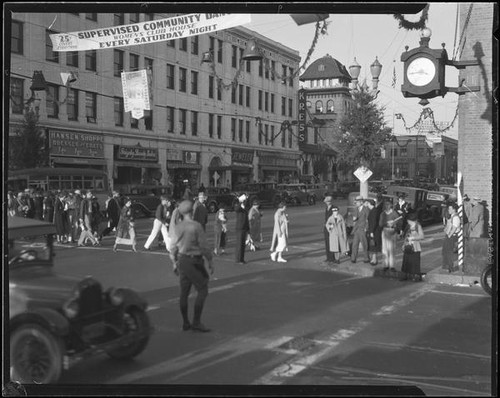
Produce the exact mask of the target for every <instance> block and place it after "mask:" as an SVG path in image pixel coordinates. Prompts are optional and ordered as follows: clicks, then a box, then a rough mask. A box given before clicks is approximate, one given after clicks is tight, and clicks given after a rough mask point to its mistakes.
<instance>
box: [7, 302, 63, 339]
mask: <svg viewBox="0 0 500 398" xmlns="http://www.w3.org/2000/svg"><path fill="white" fill-rule="evenodd" d="M26 323H36V324H38V325H41V326H43V327H45V328H47V329H48V330H50V331H51V332H52V333H54V334H56V335H58V336H66V335H67V334H68V333H69V321H68V319H66V318H65V317H64V316H63V315H62V314H60V313H59V312H57V311H55V310H53V309H52V308H36V309H33V310H31V311H29V312H23V313H21V314H19V315H17V316H16V317H14V318H13V319H11V320H10V322H9V328H10V330H11V331H12V330H14V329H16V328H17V327H18V326H20V325H22V324H26Z"/></svg>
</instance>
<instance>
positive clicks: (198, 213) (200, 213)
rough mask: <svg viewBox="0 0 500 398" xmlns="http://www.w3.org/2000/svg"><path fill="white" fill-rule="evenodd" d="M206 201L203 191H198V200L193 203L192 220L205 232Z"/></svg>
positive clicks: (206, 218) (206, 221) (206, 220)
mask: <svg viewBox="0 0 500 398" xmlns="http://www.w3.org/2000/svg"><path fill="white" fill-rule="evenodd" d="M206 201H207V195H205V191H203V192H202V191H200V193H198V200H197V201H196V202H194V207H193V209H194V210H193V220H194V221H198V222H199V223H200V224H201V226H202V227H203V231H205V230H206V225H207V223H208V209H207V206H206V205H205V202H206Z"/></svg>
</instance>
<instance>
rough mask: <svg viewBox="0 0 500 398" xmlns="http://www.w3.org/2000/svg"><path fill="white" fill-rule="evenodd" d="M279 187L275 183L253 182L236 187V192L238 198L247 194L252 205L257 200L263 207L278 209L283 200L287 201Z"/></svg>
mask: <svg viewBox="0 0 500 398" xmlns="http://www.w3.org/2000/svg"><path fill="white" fill-rule="evenodd" d="M277 185H278V184H276V183H275V182H252V183H248V184H242V185H238V186H236V187H235V188H236V189H235V192H236V196H240V195H241V194H242V193H246V194H247V195H248V203H250V204H252V202H253V201H254V200H255V199H256V200H258V201H259V202H260V204H261V205H262V206H273V207H277V206H278V204H279V203H280V202H281V201H282V200H285V198H284V197H283V192H280V191H279V190H278V189H277Z"/></svg>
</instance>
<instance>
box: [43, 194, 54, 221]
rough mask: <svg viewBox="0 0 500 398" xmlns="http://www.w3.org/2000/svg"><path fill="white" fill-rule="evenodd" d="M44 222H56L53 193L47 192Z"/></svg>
mask: <svg viewBox="0 0 500 398" xmlns="http://www.w3.org/2000/svg"><path fill="white" fill-rule="evenodd" d="M43 220H44V221H47V222H54V195H53V194H52V192H51V191H47V195H46V196H45V198H44V199H43Z"/></svg>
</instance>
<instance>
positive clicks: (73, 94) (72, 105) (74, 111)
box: [66, 88, 78, 120]
mask: <svg viewBox="0 0 500 398" xmlns="http://www.w3.org/2000/svg"><path fill="white" fill-rule="evenodd" d="M66 111H67V113H68V120H78V90H75V89H74V88H68V97H67V98H66Z"/></svg>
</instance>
